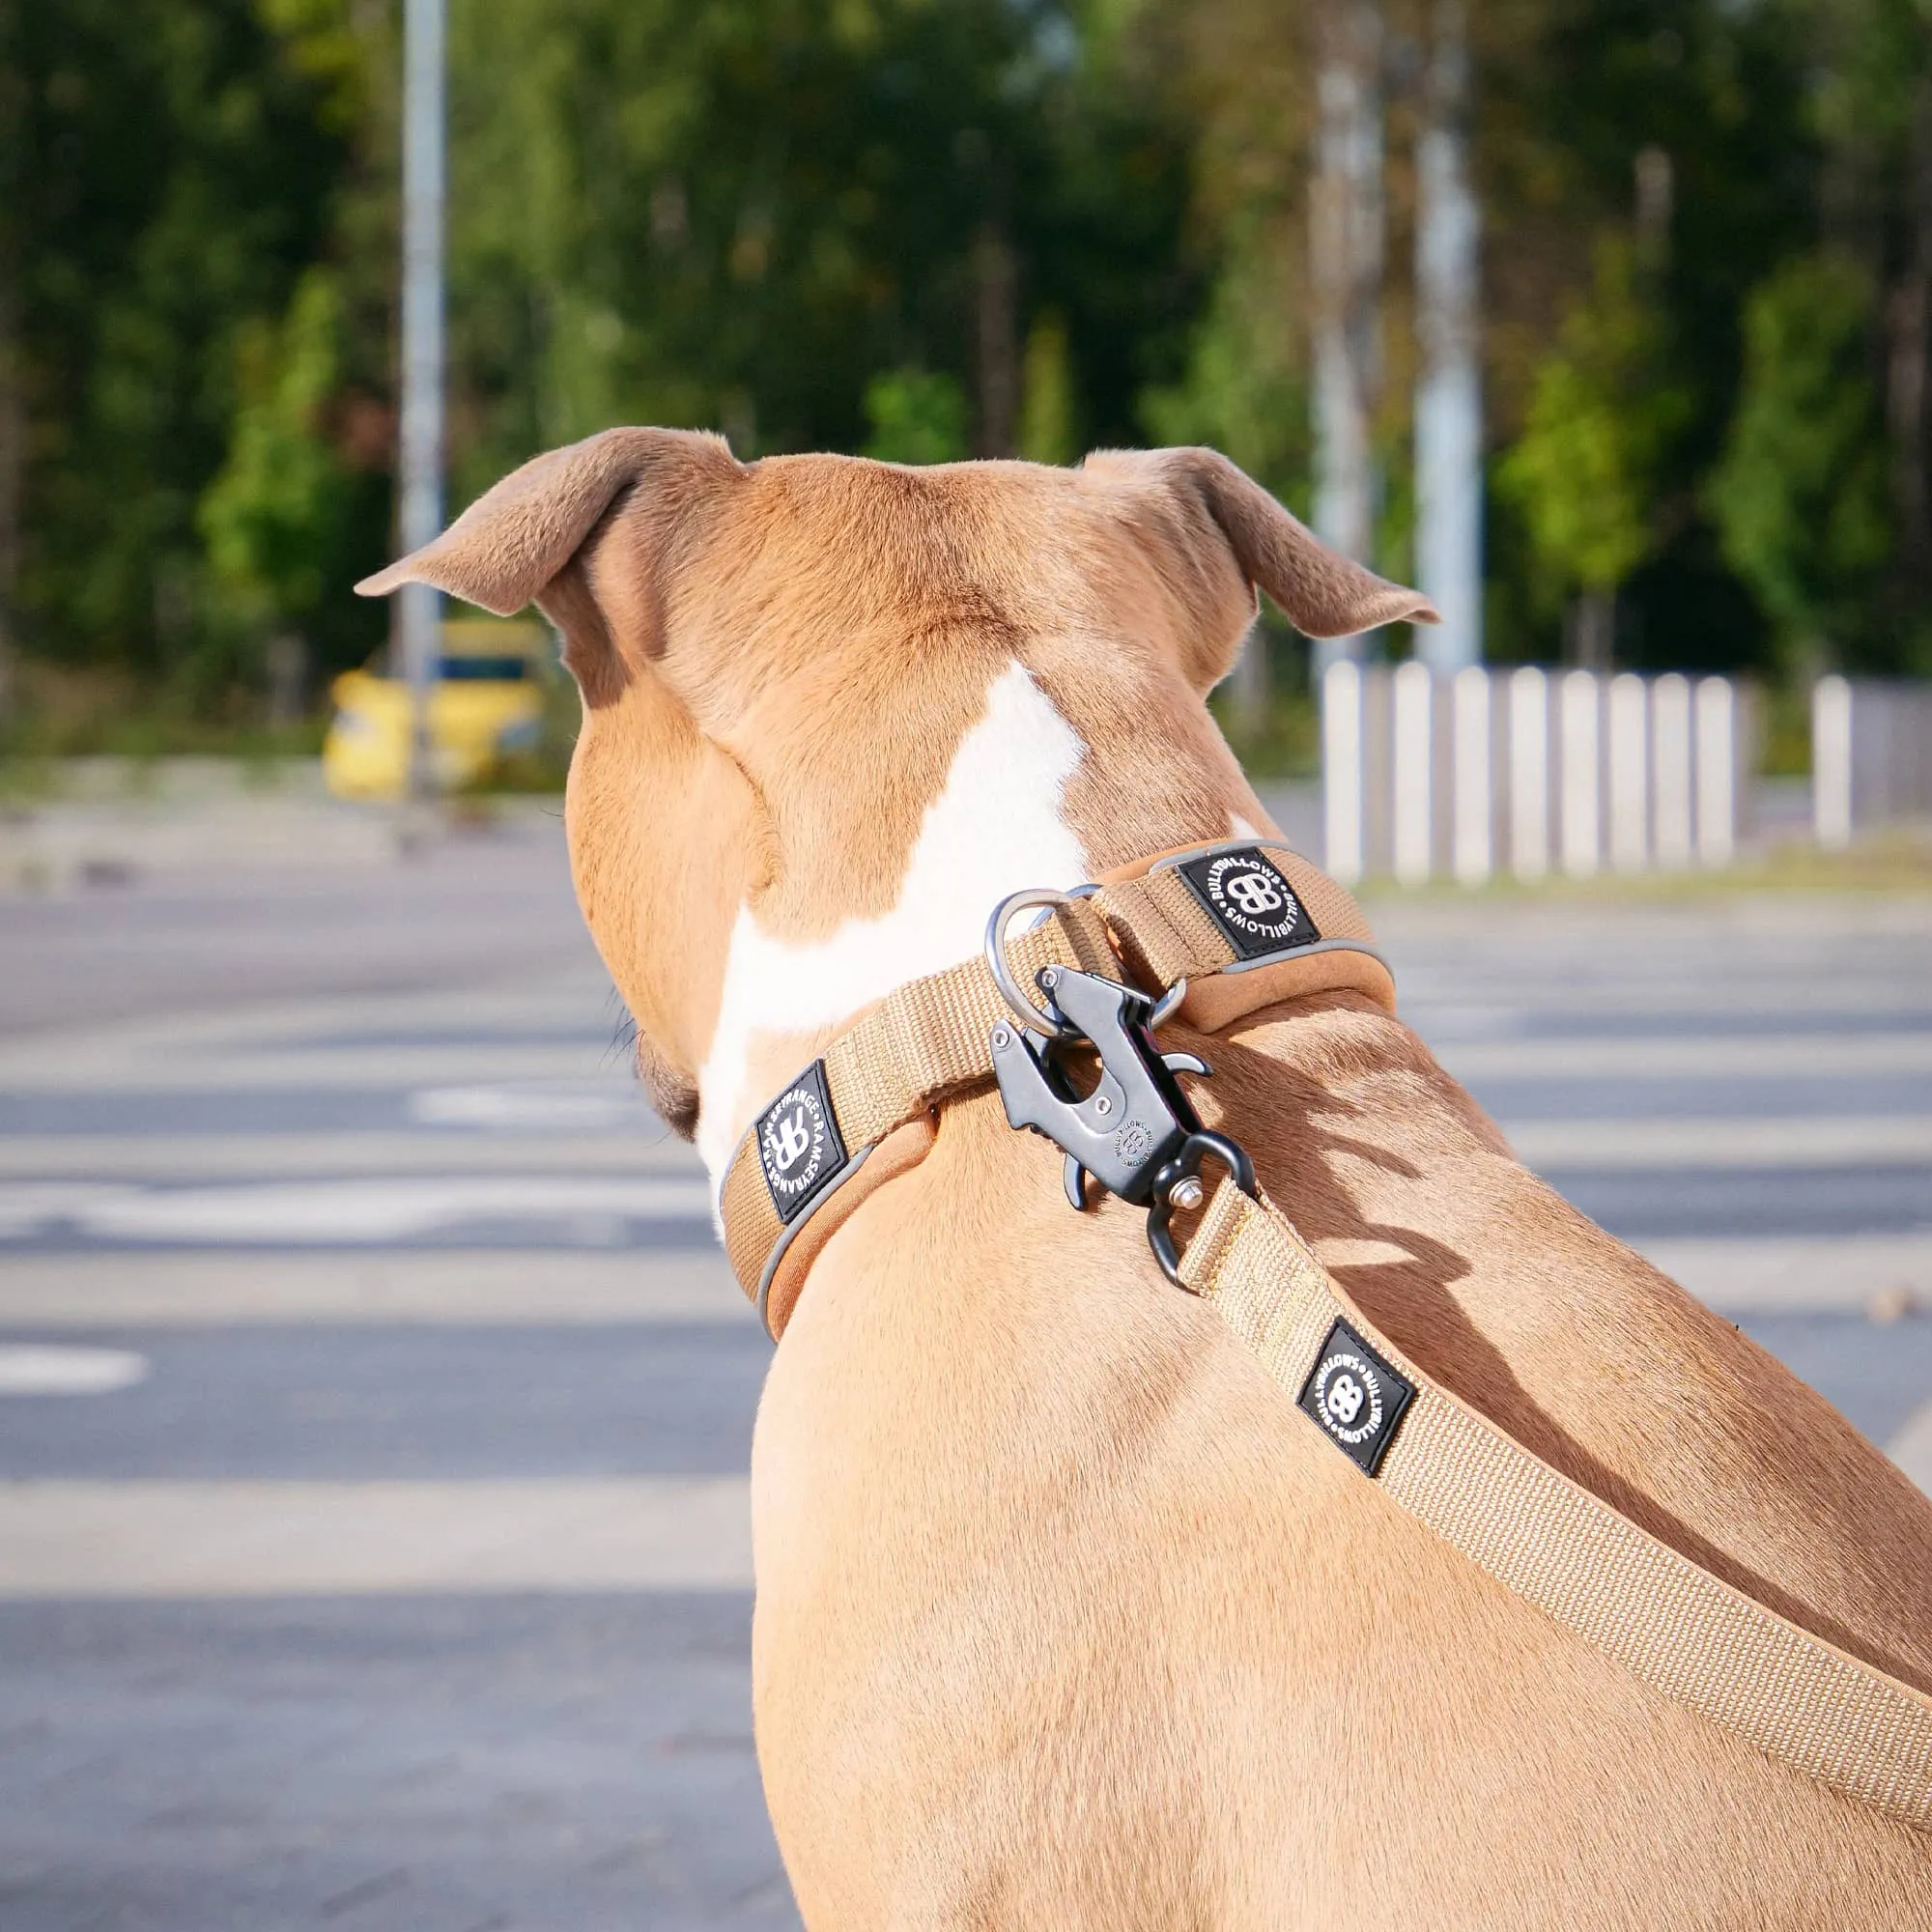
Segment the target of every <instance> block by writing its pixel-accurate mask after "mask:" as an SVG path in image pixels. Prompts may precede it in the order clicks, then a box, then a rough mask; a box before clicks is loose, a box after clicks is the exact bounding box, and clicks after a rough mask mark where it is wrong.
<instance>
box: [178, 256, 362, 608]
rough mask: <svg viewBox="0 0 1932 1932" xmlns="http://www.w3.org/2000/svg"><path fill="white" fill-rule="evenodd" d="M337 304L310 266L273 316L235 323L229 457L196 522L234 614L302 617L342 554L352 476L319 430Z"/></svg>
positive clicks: (335, 293)
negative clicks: (278, 319) (236, 387)
mask: <svg viewBox="0 0 1932 1932" xmlns="http://www.w3.org/2000/svg"><path fill="white" fill-rule="evenodd" d="M342 333H343V314H342V298H341V294H340V291H339V290H338V288H337V287H336V283H335V279H334V277H333V276H332V275H330V274H329V273H328V271H327V270H322V269H315V270H310V271H309V273H308V274H307V275H305V276H304V277H303V278H302V280H301V282H300V284H299V285H298V288H297V290H296V295H295V299H294V301H293V302H291V304H290V306H289V312H288V315H287V317H286V318H285V319H284V320H283V322H282V324H281V325H280V327H275V326H273V325H271V324H269V323H265V322H260V321H256V322H253V323H251V324H250V325H248V326H247V327H245V328H244V329H243V330H242V331H241V336H240V340H239V343H238V356H239V359H240V361H241V365H242V369H243V372H244V373H243V377H242V395H241V404H240V407H239V408H238V409H237V411H236V413H235V416H234V419H233V426H232V428H231V431H230V435H229V445H228V460H227V462H226V463H225V464H224V465H223V466H222V469H221V470H220V472H219V473H218V474H217V475H216V476H215V478H214V480H213V482H212V483H211V484H210V485H209V487H208V489H207V491H206V492H205V493H204V494H203V496H202V499H201V506H200V511H199V514H198V517H197V522H198V524H199V526H200V529H201V534H202V537H203V539H204V541H205V542H206V544H207V547H208V559H209V563H210V565H211V566H212V568H213V574H214V577H215V579H216V581H217V582H218V583H219V584H220V585H221V586H222V587H223V588H224V589H225V590H226V591H227V592H228V594H229V595H230V597H231V598H232V599H233V600H234V604H235V607H236V614H237V615H238V617H240V618H241V619H242V621H244V622H251V623H253V624H256V625H260V624H262V623H265V622H284V623H287V622H293V623H297V624H301V623H304V622H306V621H307V620H309V619H310V618H311V617H312V616H313V614H314V612H315V610H316V607H317V606H318V605H319V604H320V603H322V602H323V600H324V598H325V597H326V595H327V591H328V589H329V582H328V573H329V572H330V571H331V570H332V569H335V568H339V567H340V566H341V565H342V564H343V562H344V558H343V557H342V554H341V538H342V532H343V528H344V526H345V524H346V522H347V520H348V513H349V506H350V499H351V497H352V494H353V488H354V479H353V477H352V476H351V474H350V472H349V470H348V469H347V467H346V465H345V464H344V463H343V461H342V459H341V457H340V456H339V455H338V453H337V451H336V449H335V446H334V443H333V440H332V439H331V438H330V436H329V434H328V422H327V411H328V409H329V406H330V404H331V403H332V402H333V401H334V400H335V397H336V393H337V390H338V388H339V385H340V382H341V369H342V355H343V344H342Z"/></svg>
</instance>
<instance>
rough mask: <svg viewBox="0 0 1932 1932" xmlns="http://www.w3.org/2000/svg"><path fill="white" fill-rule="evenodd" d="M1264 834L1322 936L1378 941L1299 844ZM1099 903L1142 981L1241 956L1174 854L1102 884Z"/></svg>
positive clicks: (1200, 972) (1153, 983)
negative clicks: (1279, 842) (1293, 849)
mask: <svg viewBox="0 0 1932 1932" xmlns="http://www.w3.org/2000/svg"><path fill="white" fill-rule="evenodd" d="M1262 842H1263V849H1264V850H1265V851H1266V853H1267V856H1268V860H1269V862H1270V863H1271V864H1272V865H1275V866H1277V867H1280V868H1281V871H1282V874H1283V876H1284V877H1285V878H1286V879H1287V880H1288V882H1289V884H1290V885H1291V886H1293V888H1294V892H1295V895H1296V897H1298V898H1299V899H1300V900H1301V903H1302V904H1303V906H1305V907H1306V908H1307V911H1308V916H1309V918H1310V919H1312V920H1313V921H1314V922H1315V926H1316V929H1317V930H1318V931H1319V932H1320V933H1321V936H1322V938H1323V939H1328V940H1336V939H1350V940H1356V941H1359V942H1360V943H1361V944H1363V945H1365V946H1366V945H1368V944H1370V943H1371V942H1372V940H1373V938H1374V935H1373V934H1372V933H1371V932H1370V930H1369V923H1368V921H1367V920H1366V919H1364V918H1363V917H1362V909H1361V907H1360V906H1358V905H1357V904H1356V903H1355V901H1354V900H1353V899H1352V898H1350V896H1349V895H1348V893H1346V892H1345V891H1344V890H1343V889H1342V888H1341V887H1340V886H1338V885H1337V884H1336V883H1335V881H1334V880H1333V879H1331V878H1330V877H1329V876H1328V875H1327V873H1325V872H1323V871H1322V870H1321V868H1320V867H1317V866H1312V865H1310V864H1309V862H1308V861H1307V860H1306V859H1304V858H1302V857H1301V855H1300V854H1299V853H1297V852H1291V851H1289V850H1288V849H1287V848H1286V847H1285V846H1280V845H1275V844H1272V843H1269V842H1267V841H1262ZM1099 904H1100V909H1101V911H1102V912H1103V913H1104V914H1105V915H1106V920H1107V923H1108V925H1109V926H1111V927H1112V928H1113V931H1114V935H1115V937H1116V939H1117V940H1118V941H1119V943H1120V948H1121V952H1122V957H1123V958H1124V959H1125V960H1126V962H1127V964H1128V966H1129V967H1131V968H1132V969H1133V971H1134V976H1135V978H1136V980H1138V982H1139V983H1140V984H1141V985H1143V986H1147V987H1150V988H1151V989H1153V990H1155V991H1159V990H1161V989H1162V988H1164V987H1167V986H1171V985H1173V984H1174V982H1175V981H1176V980H1188V979H1194V978H1197V977H1200V976H1204V975H1206V974H1208V973H1216V972H1221V971H1223V970H1225V969H1226V968H1227V967H1228V966H1230V965H1232V964H1234V962H1235V949H1234V948H1233V947H1232V946H1230V945H1229V944H1228V942H1227V940H1226V939H1224V938H1223V937H1222V936H1221V930H1220V928H1219V927H1218V926H1217V925H1216V924H1215V923H1214V922H1213V921H1212V920H1211V919H1209V918H1208V913H1207V911H1206V909H1205V908H1204V907H1203V906H1202V904H1201V901H1200V900H1199V899H1197V898H1196V897H1195V896H1194V894H1193V892H1192V891H1191V890H1190V889H1189V887H1188V884H1187V882H1186V880H1185V879H1183V878H1182V877H1181V876H1180V873H1179V869H1178V866H1177V862H1175V861H1171V860H1170V861H1164V862H1162V863H1160V864H1158V865H1156V866H1155V867H1152V868H1151V870H1149V871H1146V872H1144V873H1142V874H1141V875H1140V877H1138V878H1133V879H1120V880H1116V881H1114V882H1113V883H1111V884H1109V885H1106V886H1103V887H1102V888H1101V889H1100V895H1099Z"/></svg>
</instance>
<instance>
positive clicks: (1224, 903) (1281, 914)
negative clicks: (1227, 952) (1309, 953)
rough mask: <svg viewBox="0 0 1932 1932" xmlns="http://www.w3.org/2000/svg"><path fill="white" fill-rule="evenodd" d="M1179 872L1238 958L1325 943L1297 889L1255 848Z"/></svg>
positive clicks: (1213, 856) (1212, 856) (1214, 856)
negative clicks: (1320, 941)
mask: <svg viewBox="0 0 1932 1932" xmlns="http://www.w3.org/2000/svg"><path fill="white" fill-rule="evenodd" d="M1179 872H1180V876H1181V877H1182V878H1183V879H1185V880H1186V881H1187V885H1188V889H1189V891H1191V892H1192V893H1193V895H1194V896H1195V897H1196V898H1197V899H1199V900H1200V901H1201V903H1202V905H1203V906H1204V907H1205V908H1206V910H1207V913H1208V918H1209V919H1211V920H1212V921H1213V922H1214V923H1215V924H1216V925H1217V926H1219V927H1220V929H1221V936H1222V937H1223V938H1224V939H1226V940H1227V942H1228V944H1229V945H1230V946H1232V947H1233V948H1234V949H1235V953H1236V957H1237V958H1241V959H1256V958H1259V957H1260V956H1261V955H1262V954H1263V953H1264V952H1285V951H1286V950H1287V949H1288V948H1290V947H1293V946H1307V945H1309V944H1311V943H1312V942H1313V941H1315V940H1318V939H1320V938H1321V934H1320V933H1319V932H1318V931H1316V929H1315V922H1314V921H1313V920H1312V919H1310V918H1309V917H1308V908H1307V907H1306V906H1304V905H1303V904H1302V903H1301V900H1300V899H1299V898H1298V897H1297V896H1296V895H1295V892H1294V889H1293V887H1292V886H1291V885H1290V884H1289V883H1288V881H1287V880H1286V879H1285V878H1284V877H1283V876H1282V874H1281V871H1280V869H1279V868H1278V867H1276V866H1274V865H1273V864H1271V863H1270V862H1269V861H1268V860H1267V859H1265V858H1264V857H1263V855H1262V854H1261V853H1260V852H1259V851H1257V850H1256V849H1255V848H1254V847H1253V846H1251V845H1250V846H1243V847H1238V848H1237V849H1236V850H1235V851H1232V852H1209V853H1207V854H1205V855H1204V856H1203V857H1201V858H1199V859H1189V860H1188V861H1187V862H1186V864H1185V865H1183V866H1181V867H1179Z"/></svg>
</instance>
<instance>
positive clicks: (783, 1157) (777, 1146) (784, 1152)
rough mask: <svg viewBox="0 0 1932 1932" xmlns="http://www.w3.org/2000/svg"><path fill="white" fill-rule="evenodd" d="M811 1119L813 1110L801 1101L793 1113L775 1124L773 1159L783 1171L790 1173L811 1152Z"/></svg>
mask: <svg viewBox="0 0 1932 1932" xmlns="http://www.w3.org/2000/svg"><path fill="white" fill-rule="evenodd" d="M810 1119H811V1108H810V1105H809V1104H808V1103H807V1102H806V1101H804V1100H801V1101H800V1102H799V1103H798V1106H797V1108H796V1109H795V1110H794V1111H793V1112H791V1113H789V1114H784V1115H781V1117H780V1118H779V1120H778V1121H777V1122H775V1123H774V1126H773V1131H772V1136H771V1151H772V1158H773V1159H774V1160H775V1161H777V1163H778V1164H779V1166H780V1168H781V1169H782V1170H784V1171H786V1172H789V1171H790V1170H791V1169H792V1168H794V1167H796V1166H797V1165H798V1163H799V1161H800V1159H801V1158H802V1157H803V1156H804V1155H805V1154H808V1153H810V1151H811V1128H810V1126H809V1125H808V1124H807V1122H810Z"/></svg>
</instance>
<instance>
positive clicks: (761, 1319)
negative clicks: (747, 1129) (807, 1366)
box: [726, 1142, 877, 1335]
mask: <svg viewBox="0 0 1932 1932" xmlns="http://www.w3.org/2000/svg"><path fill="white" fill-rule="evenodd" d="M872 1145H873V1146H876V1145H877V1143H876V1142H874V1143H873V1144H872ZM871 1151H872V1148H871V1147H870V1146H868V1147H862V1148H861V1149H860V1150H859V1151H858V1152H857V1153H855V1154H854V1155H853V1156H852V1158H851V1159H850V1160H848V1161H847V1162H846V1163H845V1165H844V1166H843V1167H841V1168H840V1169H839V1170H838V1173H837V1174H835V1175H834V1176H833V1177H832V1179H830V1180H827V1181H824V1182H822V1183H821V1184H820V1186H819V1189H818V1191H817V1193H815V1194H814V1195H813V1196H812V1197H811V1203H810V1207H809V1208H807V1210H806V1211H805V1212H804V1213H803V1214H801V1215H800V1216H799V1217H798V1219H797V1220H795V1221H790V1222H787V1223H786V1224H785V1231H784V1233H783V1234H782V1235H781V1236H779V1237H778V1239H777V1241H776V1242H774V1243H773V1246H772V1251H771V1253H770V1254H768V1255H767V1256H766V1257H765V1270H764V1272H763V1273H762V1274H761V1275H759V1277H758V1298H757V1304H756V1305H757V1310H758V1325H759V1327H761V1328H762V1329H763V1330H764V1331H765V1333H766V1334H767V1335H769V1334H771V1332H772V1323H771V1318H770V1316H769V1315H768V1314H767V1313H766V1304H767V1303H768V1302H769V1301H770V1300H771V1297H772V1278H773V1277H774V1276H775V1275H776V1274H777V1273H778V1271H779V1264H780V1263H781V1261H783V1260H784V1257H785V1250H786V1249H787V1248H788V1247H790V1246H791V1244H792V1242H793V1240H794V1239H795V1238H796V1237H797V1236H799V1235H801V1234H802V1233H803V1232H804V1231H805V1230H806V1229H807V1228H809V1227H810V1225H811V1223H812V1221H813V1219H814V1218H815V1217H816V1216H817V1215H818V1214H819V1213H820V1212H822V1211H823V1209H824V1207H825V1204H826V1203H827V1202H828V1201H830V1200H831V1199H832V1197H833V1196H834V1195H835V1194H837V1193H838V1190H839V1189H840V1188H841V1187H843V1186H844V1185H845V1183H846V1182H847V1181H848V1180H850V1179H852V1177H853V1176H854V1175H855V1174H857V1173H858V1171H859V1170H860V1169H861V1168H862V1167H864V1166H865V1164H866V1156H867V1154H868V1153H870V1152H871ZM726 1172H727V1173H728V1172H729V1170H728V1169H727V1170H726Z"/></svg>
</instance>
